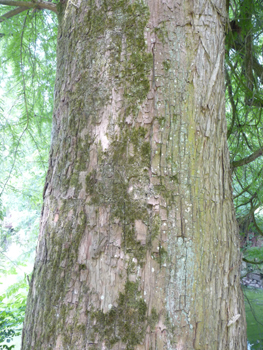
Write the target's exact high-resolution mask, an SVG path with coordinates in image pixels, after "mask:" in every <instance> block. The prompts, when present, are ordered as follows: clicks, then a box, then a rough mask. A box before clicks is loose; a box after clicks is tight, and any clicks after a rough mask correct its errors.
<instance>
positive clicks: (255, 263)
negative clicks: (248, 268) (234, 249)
mask: <svg viewBox="0 0 263 350" xmlns="http://www.w3.org/2000/svg"><path fill="white" fill-rule="evenodd" d="M242 260H243V261H245V262H246V263H249V264H253V265H261V264H263V261H250V260H247V259H246V258H243V259H242Z"/></svg>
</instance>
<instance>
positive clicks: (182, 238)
mask: <svg viewBox="0 0 263 350" xmlns="http://www.w3.org/2000/svg"><path fill="white" fill-rule="evenodd" d="M224 13H225V4H224V2H223V1H222V0H217V1H215V2H214V3H212V2H211V1H203V0H200V1H199V2H197V1H194V2H193V1H191V0H185V1H179V0H178V1H174V0H148V1H146V2H145V3H143V2H141V1H136V0H134V1H129V0H127V1H126V0H125V1H120V0H108V1H106V2H104V1H99V0H96V1H95V0H94V1H86V0H85V1H84V0H83V1H81V0H78V2H77V1H75V2H74V5H73V2H72V1H69V2H67V3H66V4H65V5H64V10H63V13H62V14H61V17H60V26H59V32H58V64H57V69H58V70H57V80H56V88H55V112H54V122H53V136H52V147H51V154H50V166H49V171H48V175H47V180H46V186H45V190H44V207H43V212H42V218H41V228H40V234H39V243H38V248H37V256H36V262H35V268H34V273H33V277H32V281H31V289H30V295H29V300H28V308H27V316H26V320H25V325H24V332H23V344H22V349H23V350H29V349H30V350H31V349H35V350H43V349H50V348H51V349H55V350H59V349H72V350H73V349H74V350H77V349H80V350H83V349H136V350H141V349H147V350H149V349H153V348H154V349H158V350H159V349H176V350H179V349H181V350H185V349H202V350H205V349H207V350H221V349H222V350H225V349H231V350H237V349H238V350H241V349H242V350H244V349H246V334H245V333H246V332H245V316H244V306H243V296H242V293H241V289H240V284H239V265H240V262H241V258H240V253H239V238H238V230H237V224H236V221H235V215H234V209H233V203H232V190H231V185H230V183H231V178H230V166H229V154H228V148H227V143H226V133H227V128H226V121H225V116H224V74H223V70H224V68H223V67H224V64H223V63H224V17H223V16H222V15H224Z"/></svg>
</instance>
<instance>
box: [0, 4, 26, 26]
mask: <svg viewBox="0 0 263 350" xmlns="http://www.w3.org/2000/svg"><path fill="white" fill-rule="evenodd" d="M26 10H28V7H17V8H16V9H14V10H12V11H9V12H7V13H5V14H4V15H2V16H0V23H1V22H4V21H5V20H6V19H9V18H11V17H14V16H16V15H18V14H19V13H21V12H23V11H26Z"/></svg>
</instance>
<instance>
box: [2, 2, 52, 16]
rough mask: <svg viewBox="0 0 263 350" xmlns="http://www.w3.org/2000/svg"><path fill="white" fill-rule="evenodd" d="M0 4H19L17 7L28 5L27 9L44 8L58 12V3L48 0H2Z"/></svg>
mask: <svg viewBox="0 0 263 350" xmlns="http://www.w3.org/2000/svg"><path fill="white" fill-rule="evenodd" d="M0 5H7V6H17V7H26V8H27V9H33V8H35V9H40V10H41V9H42V10H50V11H53V12H55V13H57V12H58V11H57V5H56V4H52V3H50V2H47V1H42V2H38V1H36V2H26V1H15V0H0Z"/></svg>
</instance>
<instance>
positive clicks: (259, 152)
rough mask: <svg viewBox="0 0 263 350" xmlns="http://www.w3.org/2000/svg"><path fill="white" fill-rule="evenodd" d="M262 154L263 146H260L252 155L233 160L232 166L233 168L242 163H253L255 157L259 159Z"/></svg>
mask: <svg viewBox="0 0 263 350" xmlns="http://www.w3.org/2000/svg"><path fill="white" fill-rule="evenodd" d="M262 154H263V148H259V149H258V150H256V151H255V152H254V153H252V154H250V156H248V157H245V158H242V159H239V160H236V161H234V162H232V163H231V167H232V169H233V168H237V167H240V166H242V165H245V164H248V163H251V162H253V161H254V160H255V159H257V158H258V157H260V156H262Z"/></svg>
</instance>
